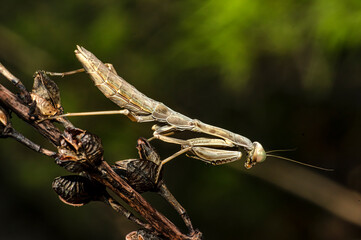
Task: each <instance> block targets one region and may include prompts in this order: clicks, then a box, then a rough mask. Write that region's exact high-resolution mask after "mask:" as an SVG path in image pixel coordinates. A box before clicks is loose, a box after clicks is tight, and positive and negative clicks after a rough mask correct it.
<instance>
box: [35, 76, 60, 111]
mask: <svg viewBox="0 0 361 240" xmlns="http://www.w3.org/2000/svg"><path fill="white" fill-rule="evenodd" d="M30 95H31V98H32V100H33V101H34V102H35V103H36V110H35V113H36V114H40V115H43V116H54V115H58V114H62V113H63V109H62V107H61V104H60V93H59V88H58V86H57V85H56V83H55V82H54V81H53V80H51V79H50V78H49V77H48V76H47V75H46V74H45V72H44V71H38V72H36V73H35V77H34V85H33V90H32V92H31V94H30Z"/></svg>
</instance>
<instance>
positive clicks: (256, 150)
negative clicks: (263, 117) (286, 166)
mask: <svg viewBox="0 0 361 240" xmlns="http://www.w3.org/2000/svg"><path fill="white" fill-rule="evenodd" d="M266 157H267V154H266V151H265V150H264V149H263V147H262V145H261V144H260V143H259V142H254V143H253V150H252V151H251V152H250V154H249V156H248V158H247V160H246V162H245V164H244V166H245V167H246V168H247V169H250V168H251V167H253V166H254V165H256V164H257V163H261V162H264V161H265V160H266Z"/></svg>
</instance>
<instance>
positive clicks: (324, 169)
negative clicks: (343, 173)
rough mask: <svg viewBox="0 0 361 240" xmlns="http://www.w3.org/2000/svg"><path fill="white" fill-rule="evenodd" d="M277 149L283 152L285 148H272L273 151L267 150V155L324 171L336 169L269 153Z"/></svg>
mask: <svg viewBox="0 0 361 240" xmlns="http://www.w3.org/2000/svg"><path fill="white" fill-rule="evenodd" d="M276 151H277V152H281V151H283V150H272V151H268V152H267V157H273V158H278V159H282V160H286V161H289V162H294V163H298V164H300V165H303V166H307V167H310V168H315V169H319V170H323V171H328V172H332V171H334V169H331V168H323V167H317V166H314V165H311V164H307V163H303V162H299V161H296V160H294V159H291V158H287V157H282V156H277V155H273V154H268V153H269V152H276ZM285 151H287V150H285Z"/></svg>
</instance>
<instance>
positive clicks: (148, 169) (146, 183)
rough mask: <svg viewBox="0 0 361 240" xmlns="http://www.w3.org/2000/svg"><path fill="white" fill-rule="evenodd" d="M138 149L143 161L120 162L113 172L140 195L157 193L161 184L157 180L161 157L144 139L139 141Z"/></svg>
mask: <svg viewBox="0 0 361 240" xmlns="http://www.w3.org/2000/svg"><path fill="white" fill-rule="evenodd" d="M137 149H138V152H139V156H140V158H141V159H129V160H123V161H118V162H116V163H115V164H116V165H115V166H113V170H114V171H115V172H116V173H117V174H118V175H120V176H121V177H123V178H124V179H125V180H126V181H127V182H128V183H129V185H131V186H132V187H133V188H134V189H135V190H136V191H137V192H139V193H142V192H147V191H157V190H158V189H159V185H160V184H161V181H157V180H156V176H157V173H158V169H159V167H160V162H161V161H160V157H159V155H158V153H157V152H156V151H155V149H154V148H153V147H152V146H151V145H150V144H149V142H148V141H147V140H146V139H144V138H139V139H138V145H137ZM159 179H161V177H160V178H159Z"/></svg>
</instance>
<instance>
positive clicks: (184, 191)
mask: <svg viewBox="0 0 361 240" xmlns="http://www.w3.org/2000/svg"><path fill="white" fill-rule="evenodd" d="M0 2H1V14H0V62H1V63H3V64H4V65H5V66H6V67H7V68H8V69H9V70H10V71H11V72H12V73H13V74H14V75H16V76H17V77H18V78H20V79H21V80H22V81H23V83H24V84H25V85H26V86H27V87H28V88H29V89H31V86H32V74H33V73H34V72H35V71H36V70H38V69H45V70H48V71H69V70H74V69H77V68H80V67H81V65H80V63H79V62H78V61H77V60H76V58H75V56H74V53H73V51H74V49H75V45H76V44H79V45H82V46H84V47H85V48H87V49H88V50H90V51H91V52H93V53H94V54H95V55H96V56H97V57H98V58H100V59H101V60H103V61H105V62H110V63H112V64H113V65H114V67H115V68H116V70H117V72H118V74H119V75H120V76H122V77H123V78H124V79H126V80H127V81H128V82H130V83H131V84H133V85H134V86H136V87H137V89H139V90H140V91H141V92H143V93H145V94H146V95H147V96H149V97H151V98H154V99H156V100H158V101H162V102H164V103H165V104H167V105H168V106H170V107H171V108H173V109H174V110H176V111H179V112H181V113H183V114H185V115H187V116H189V117H192V118H197V119H200V120H202V121H203V122H206V123H210V124H213V125H216V126H220V127H224V128H226V129H229V130H231V131H234V132H236V133H239V134H241V135H244V136H246V137H248V138H250V139H251V140H252V141H255V140H257V141H259V142H261V143H262V144H263V146H264V147H265V149H266V150H271V149H285V148H293V147H297V150H296V151H294V152H289V153H282V155H283V156H288V157H291V158H293V159H296V160H298V161H301V162H305V163H309V164H313V165H317V166H322V167H327V168H333V169H335V171H334V172H324V171H318V170H311V169H308V170H307V171H308V172H309V171H312V172H314V173H316V174H317V175H320V176H324V177H326V179H329V180H332V181H333V182H336V183H338V184H339V185H340V186H341V187H342V188H343V189H346V190H347V189H349V190H351V191H355V196H356V195H357V192H359V191H360V190H361V184H360V182H361V181H360V180H361V179H360V178H361V165H360V154H359V152H358V150H359V149H360V140H359V139H360V137H359V136H360V133H361V124H360V123H361V91H360V90H361V31H360V26H361V1H358V0H345V1H337V0H314V1H306V0H302V1H290V0H275V1H267V2H266V1H257V0H240V1H236V0H229V1H214V0H213V1H212V0H206V1H190V0H186V1H167V0H150V1H115V0H114V1H94V0H88V1H84V0H64V1H53V2H51V1H36V0H34V1H0ZM53 79H54V80H56V82H57V83H58V85H59V88H60V90H61V97H62V104H63V107H64V109H65V111H66V112H81V111H95V110H113V109H117V106H116V105H115V104H113V103H112V102H111V101H109V100H108V99H106V98H105V97H104V96H103V95H102V94H101V93H100V92H99V91H98V89H97V88H96V87H94V86H93V83H92V82H91V80H90V79H89V77H88V76H87V75H85V74H78V75H74V76H69V77H65V78H53ZM1 84H4V85H6V86H8V87H10V88H11V89H14V88H13V87H12V86H10V85H9V84H8V83H7V80H6V79H5V78H4V77H1ZM70 120H71V121H72V122H73V123H74V124H75V125H76V126H77V127H79V128H82V129H86V130H89V131H91V132H93V133H95V134H97V135H99V136H100V137H101V138H102V141H103V144H104V148H105V158H106V160H107V161H108V162H110V163H113V162H115V161H117V160H120V159H126V158H135V157H136V156H137V152H136V149H135V145H136V139H137V138H138V137H140V136H144V137H150V136H151V134H152V132H151V130H150V127H151V125H152V124H136V123H132V122H131V121H129V120H128V119H127V118H125V117H124V116H97V117H94V116H93V117H82V118H81V117H78V118H72V119H70ZM13 125H14V127H15V128H16V129H17V130H18V131H21V132H22V133H23V134H24V135H26V136H28V137H29V138H30V139H32V140H33V141H35V142H37V143H39V144H42V145H44V146H47V147H48V148H52V147H51V146H49V144H48V143H47V142H46V141H44V139H43V138H42V137H41V136H40V135H39V134H37V133H35V131H34V130H33V129H31V128H30V127H28V126H27V125H25V124H23V123H22V122H21V121H19V120H18V119H17V118H16V117H15V116H14V117H13ZM154 144H155V146H156V147H157V149H158V151H159V153H160V154H161V156H162V157H163V158H165V157H167V156H169V155H170V154H172V153H173V152H175V151H176V150H177V149H178V148H177V147H175V146H172V145H170V144H162V143H159V142H155V143H154ZM0 159H1V167H0V192H1V194H0V238H1V239H79V240H80V239H124V236H125V235H126V234H127V233H128V232H130V231H132V230H134V229H137V226H135V225H134V224H132V223H130V222H129V221H127V220H126V219H125V218H124V217H121V216H118V215H116V214H115V213H114V212H113V211H112V210H111V209H110V208H108V207H107V206H105V205H104V204H101V203H91V204H89V205H86V206H84V207H81V208H73V207H70V206H66V205H64V204H63V203H61V202H60V201H59V200H58V198H57V196H56V194H55V193H54V192H53V190H52V189H51V182H52V180H53V178H55V177H56V176H59V175H66V174H68V173H66V172H65V170H63V169H61V168H59V167H58V166H56V165H55V164H54V163H53V162H52V160H51V159H49V158H46V157H43V156H41V155H40V154H37V153H35V152H33V151H31V150H29V149H27V148H26V147H24V146H22V145H20V144H19V143H17V142H15V141H14V140H11V139H2V140H1V144H0ZM280 161H281V160H277V159H272V158H270V159H268V160H267V161H266V162H265V163H263V164H262V165H261V164H260V165H258V166H256V167H254V168H253V169H251V170H248V172H247V173H251V175H248V174H245V172H240V171H238V170H237V168H239V169H243V162H240V161H239V162H237V163H235V164H233V165H232V166H233V167H229V166H219V167H213V166H210V165H207V164H205V163H203V162H200V161H196V160H193V159H189V158H187V157H185V156H182V157H179V158H178V159H177V160H174V161H172V162H170V163H169V164H167V165H166V170H165V179H166V182H167V184H168V187H169V189H170V190H171V191H172V193H173V194H174V195H175V196H176V197H177V199H178V200H179V201H180V202H181V203H182V205H183V206H184V207H185V208H186V209H187V211H188V213H189V215H190V217H191V219H192V221H193V224H194V226H195V227H197V228H199V229H200V230H201V231H202V232H203V233H204V236H205V239H249V240H251V239H351V238H353V239H357V238H360V237H361V230H360V228H359V226H361V219H359V222H358V223H357V222H354V223H350V222H349V221H346V220H344V219H342V218H340V217H338V216H336V215H334V214H332V213H330V212H329V211H327V210H325V206H326V205H328V204H330V203H332V204H333V205H331V207H330V208H331V209H338V207H339V206H338V205H337V203H333V195H334V196H338V197H341V198H342V197H343V196H339V195H337V193H333V192H329V194H330V196H331V197H329V198H326V199H323V200H322V201H323V204H315V203H312V202H309V201H307V200H305V198H303V197H301V195H302V194H297V193H296V194H295V193H290V191H286V190H282V188H280V187H279V186H277V185H275V184H272V183H270V181H266V180H262V179H260V178H259V176H260V175H261V174H260V173H257V170H258V169H262V171H264V172H266V173H267V174H268V175H269V176H271V179H275V180H279V181H281V182H282V181H283V179H284V177H285V176H287V175H288V174H291V172H290V171H288V170H287V169H291V168H292V169H294V168H299V169H300V168H304V167H302V166H300V165H295V164H288V165H287V167H284V168H282V169H284V170H283V171H281V172H282V173H283V174H284V175H282V174H281V175H280V174H276V172H277V171H274V169H276V168H277V167H279V166H280V164H281V163H280ZM282 164H285V163H282ZM234 166H236V167H234ZM282 166H283V165H282ZM257 176H258V177H257ZM306 178H307V176H306V175H305V176H304V177H298V178H297V179H298V180H297V181H298V182H301V183H302V181H305V180H306ZM312 184H313V186H314V187H315V188H316V189H317V188H318V186H319V191H320V192H325V191H326V192H327V191H328V189H327V188H323V187H322V186H321V184H320V185H318V184H319V183H318V182H317V181H316V182H313V183H312ZM297 191H298V190H297V189H295V192H297ZM144 196H145V197H146V198H147V199H148V200H149V201H151V202H152V204H153V205H154V206H155V207H156V208H157V209H159V210H160V211H161V212H163V213H164V214H165V215H166V216H167V217H169V218H170V219H171V220H172V221H174V222H175V223H177V225H179V226H180V227H181V228H182V229H184V226H183V225H182V222H181V220H179V217H178V216H177V215H176V213H175V212H174V211H173V210H172V209H171V208H170V207H169V206H168V205H167V203H166V202H164V201H163V200H162V199H161V198H159V197H158V196H156V195H155V194H151V193H147V194H144ZM357 196H358V195H357ZM314 197H315V198H318V197H317V196H314ZM345 198H346V197H345ZM360 200H361V199H359V200H358V201H360ZM359 204H361V203H360V202H359ZM340 208H341V207H340ZM351 211H352V210H351ZM355 211H356V210H355ZM360 218H361V216H360Z"/></svg>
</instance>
